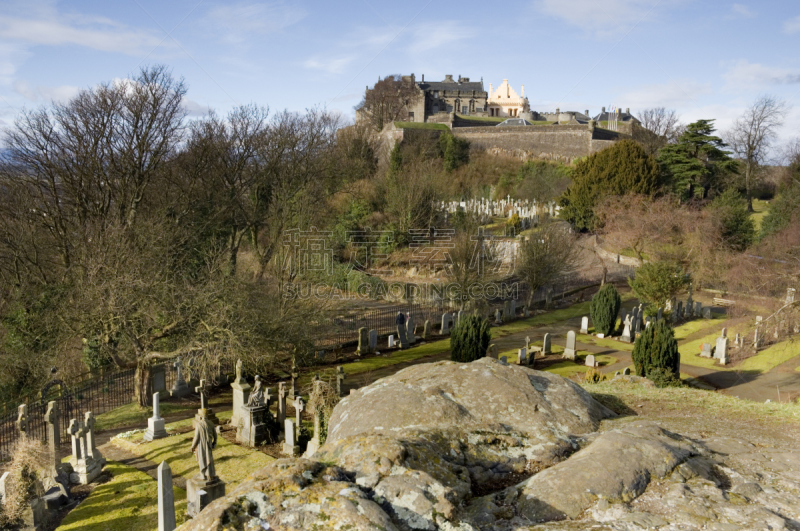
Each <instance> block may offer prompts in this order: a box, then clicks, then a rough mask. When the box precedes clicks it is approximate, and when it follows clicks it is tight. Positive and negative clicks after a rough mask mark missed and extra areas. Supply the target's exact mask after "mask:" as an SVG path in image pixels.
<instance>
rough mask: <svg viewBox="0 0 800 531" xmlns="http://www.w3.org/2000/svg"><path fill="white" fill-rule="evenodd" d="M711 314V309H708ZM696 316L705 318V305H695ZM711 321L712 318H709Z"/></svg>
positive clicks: (698, 303) (699, 303)
mask: <svg viewBox="0 0 800 531" xmlns="http://www.w3.org/2000/svg"><path fill="white" fill-rule="evenodd" d="M708 311H709V313H710V312H711V308H709V309H708ZM694 316H695V317H701V316H703V303H702V302H700V301H698V302H695V303H694ZM709 319H711V317H709Z"/></svg>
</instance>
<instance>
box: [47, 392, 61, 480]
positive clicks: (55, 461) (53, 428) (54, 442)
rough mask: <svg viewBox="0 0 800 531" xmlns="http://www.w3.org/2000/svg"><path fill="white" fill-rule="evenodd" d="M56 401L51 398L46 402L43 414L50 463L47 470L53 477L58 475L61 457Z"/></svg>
mask: <svg viewBox="0 0 800 531" xmlns="http://www.w3.org/2000/svg"><path fill="white" fill-rule="evenodd" d="M58 413H59V411H58V402H56V401H55V400H53V401H52V402H48V403H47V412H46V413H45V414H44V422H45V424H46V426H47V450H48V453H49V454H50V464H51V465H52V469H51V470H49V472H51V473H52V474H53V475H54V477H56V476H58V475H59V470H60V469H61V458H60V457H59V450H60V449H61V427H60V422H59V418H58Z"/></svg>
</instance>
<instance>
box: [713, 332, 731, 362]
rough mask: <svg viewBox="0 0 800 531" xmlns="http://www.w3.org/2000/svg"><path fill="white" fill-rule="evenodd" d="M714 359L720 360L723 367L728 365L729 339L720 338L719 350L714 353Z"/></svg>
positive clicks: (718, 340) (718, 341)
mask: <svg viewBox="0 0 800 531" xmlns="http://www.w3.org/2000/svg"><path fill="white" fill-rule="evenodd" d="M714 357H715V358H717V359H718V360H719V362H720V363H721V364H722V365H727V364H728V338H727V337H718V338H717V348H716V351H715V352H714Z"/></svg>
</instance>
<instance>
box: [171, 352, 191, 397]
mask: <svg viewBox="0 0 800 531" xmlns="http://www.w3.org/2000/svg"><path fill="white" fill-rule="evenodd" d="M172 366H173V367H174V368H175V371H176V372H177V375H176V377H175V382H173V384H172V389H170V391H169V395H170V396H171V397H172V398H183V397H184V396H186V395H188V394H189V393H190V391H189V384H187V383H186V380H185V379H184V378H183V362H182V361H181V359H180V358H178V359H176V360H175V363H173V364H172Z"/></svg>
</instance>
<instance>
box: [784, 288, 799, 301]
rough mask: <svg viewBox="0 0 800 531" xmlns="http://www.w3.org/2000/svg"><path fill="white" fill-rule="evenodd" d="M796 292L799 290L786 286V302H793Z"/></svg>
mask: <svg viewBox="0 0 800 531" xmlns="http://www.w3.org/2000/svg"><path fill="white" fill-rule="evenodd" d="M796 293H797V290H796V289H795V288H786V301H785V303H784V304H792V303H793V302H794V296H795V294H796Z"/></svg>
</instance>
